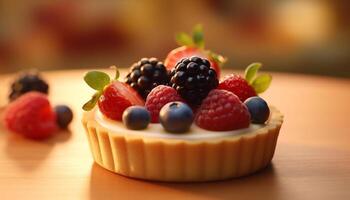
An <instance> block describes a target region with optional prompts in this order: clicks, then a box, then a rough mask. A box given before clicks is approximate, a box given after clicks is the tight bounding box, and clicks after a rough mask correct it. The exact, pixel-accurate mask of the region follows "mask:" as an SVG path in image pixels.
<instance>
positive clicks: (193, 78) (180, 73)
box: [170, 56, 219, 105]
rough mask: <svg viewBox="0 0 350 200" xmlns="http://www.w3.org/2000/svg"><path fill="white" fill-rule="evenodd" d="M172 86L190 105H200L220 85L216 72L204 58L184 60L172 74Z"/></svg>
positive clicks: (176, 66)
mask: <svg viewBox="0 0 350 200" xmlns="http://www.w3.org/2000/svg"><path fill="white" fill-rule="evenodd" d="M170 77H171V80H170V84H171V86H172V87H173V88H175V89H176V90H177V92H178V93H179V94H180V96H181V97H182V98H184V99H185V100H186V101H187V102H188V103H189V104H192V105H199V104H201V102H202V100H203V99H204V98H205V97H206V96H207V95H208V93H209V92H210V90H212V89H214V88H216V87H217V86H218V84H219V81H218V78H217V75H216V72H215V70H214V69H213V68H211V67H210V62H209V61H208V60H206V59H204V58H200V57H196V56H194V57H191V58H184V59H182V60H181V61H180V62H178V63H177V64H176V65H175V68H174V69H173V70H172V71H171V73H170Z"/></svg>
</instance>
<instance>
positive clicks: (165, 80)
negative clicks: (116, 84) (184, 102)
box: [125, 58, 169, 99]
mask: <svg viewBox="0 0 350 200" xmlns="http://www.w3.org/2000/svg"><path fill="white" fill-rule="evenodd" d="M125 82H126V83H127V84H129V85H130V86H131V87H132V88H134V89H135V90H136V91H137V92H138V93H139V94H140V95H141V96H142V97H143V98H144V99H146V97H147V95H148V94H149V93H150V92H151V90H152V89H153V88H155V87H157V86H158V85H168V84H169V72H168V71H167V69H166V68H165V66H164V64H163V63H162V62H160V61H158V59H157V58H142V59H141V60H140V61H138V62H137V63H134V64H133V65H132V66H131V68H130V71H129V73H128V75H127V76H126V77H125Z"/></svg>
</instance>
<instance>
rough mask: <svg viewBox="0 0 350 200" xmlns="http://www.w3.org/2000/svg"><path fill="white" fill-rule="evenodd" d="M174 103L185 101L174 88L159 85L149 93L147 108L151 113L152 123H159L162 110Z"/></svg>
mask: <svg viewBox="0 0 350 200" xmlns="http://www.w3.org/2000/svg"><path fill="white" fill-rule="evenodd" d="M173 101H184V100H183V99H182V98H181V97H180V95H179V94H178V93H177V92H176V90H175V89H174V88H172V87H169V86H165V85H159V86H157V87H155V88H153V90H152V91H151V92H150V93H149V95H148V96H147V99H146V103H145V106H146V108H147V110H148V111H149V112H150V113H151V118H152V120H151V121H152V123H158V122H159V112H160V109H161V108H162V107H163V106H164V105H165V104H167V103H169V102H173Z"/></svg>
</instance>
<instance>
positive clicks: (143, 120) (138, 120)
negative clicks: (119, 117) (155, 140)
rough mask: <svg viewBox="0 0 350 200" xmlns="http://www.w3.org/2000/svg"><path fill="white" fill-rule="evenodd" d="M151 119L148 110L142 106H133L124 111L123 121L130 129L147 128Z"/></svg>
mask: <svg viewBox="0 0 350 200" xmlns="http://www.w3.org/2000/svg"><path fill="white" fill-rule="evenodd" d="M150 121H151V116H150V114H149V112H148V110H147V109H146V108H145V107H142V106H131V107H129V108H127V109H126V110H125V111H124V113H123V123H124V124H125V126H126V127H127V128H128V129H132V130H141V129H145V128H147V126H148V124H149V123H150Z"/></svg>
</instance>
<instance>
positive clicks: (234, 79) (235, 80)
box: [218, 74, 257, 102]
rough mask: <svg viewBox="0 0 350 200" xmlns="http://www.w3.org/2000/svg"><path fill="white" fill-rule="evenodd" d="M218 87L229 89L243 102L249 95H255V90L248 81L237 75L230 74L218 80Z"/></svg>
mask: <svg viewBox="0 0 350 200" xmlns="http://www.w3.org/2000/svg"><path fill="white" fill-rule="evenodd" d="M218 89H223V90H227V91H230V92H232V93H234V94H235V95H237V96H238V97H239V99H240V100H241V101H242V102H244V101H245V100H246V99H248V98H249V97H253V96H256V95H257V94H256V92H255V90H254V88H253V87H252V86H250V85H249V84H248V82H247V81H246V80H245V79H244V78H243V77H241V76H239V75H235V74H234V75H230V76H228V77H226V78H225V79H224V80H223V81H221V82H220V84H219V86H218Z"/></svg>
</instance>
